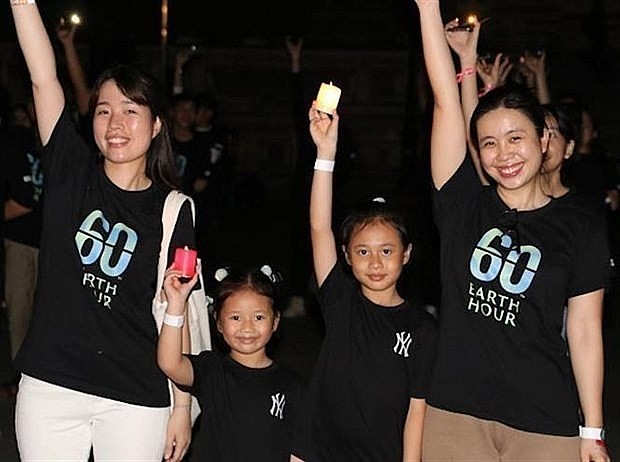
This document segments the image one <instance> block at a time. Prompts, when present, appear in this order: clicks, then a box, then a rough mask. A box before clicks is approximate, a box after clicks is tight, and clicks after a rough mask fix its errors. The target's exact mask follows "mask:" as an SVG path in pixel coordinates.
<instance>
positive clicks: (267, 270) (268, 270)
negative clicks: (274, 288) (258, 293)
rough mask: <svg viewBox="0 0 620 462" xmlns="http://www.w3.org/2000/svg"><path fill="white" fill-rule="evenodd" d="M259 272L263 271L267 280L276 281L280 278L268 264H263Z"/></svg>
mask: <svg viewBox="0 0 620 462" xmlns="http://www.w3.org/2000/svg"><path fill="white" fill-rule="evenodd" d="M260 272H261V273H263V274H264V275H265V276H267V277H268V278H269V280H270V281H271V282H273V283H276V282H278V281H279V280H280V275H279V274H277V273H275V272H274V271H273V270H272V269H271V266H269V265H263V266H261V269H260Z"/></svg>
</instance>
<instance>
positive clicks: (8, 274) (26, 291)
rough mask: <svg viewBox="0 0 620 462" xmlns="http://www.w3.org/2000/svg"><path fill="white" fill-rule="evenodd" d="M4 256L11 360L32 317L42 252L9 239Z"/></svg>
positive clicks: (5, 244) (6, 241)
mask: <svg viewBox="0 0 620 462" xmlns="http://www.w3.org/2000/svg"><path fill="white" fill-rule="evenodd" d="M4 256H5V268H4V296H5V299H6V305H7V313H8V318H9V334H10V337H11V357H12V358H15V355H16V354H17V350H19V347H20V346H21V344H22V341H23V340H24V337H25V336H26V332H27V331H28V324H29V323H30V317H31V316H32V304H33V302H34V289H35V286H36V284H37V274H38V268H39V266H38V258H39V249H37V248H35V247H30V246H28V245H24V244H20V243H19V242H15V241H11V240H10V239H5V240H4Z"/></svg>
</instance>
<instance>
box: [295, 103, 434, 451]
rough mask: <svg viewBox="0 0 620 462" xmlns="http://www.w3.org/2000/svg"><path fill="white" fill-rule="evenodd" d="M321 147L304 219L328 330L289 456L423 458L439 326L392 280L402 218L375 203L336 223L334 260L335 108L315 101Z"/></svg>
mask: <svg viewBox="0 0 620 462" xmlns="http://www.w3.org/2000/svg"><path fill="white" fill-rule="evenodd" d="M309 117H310V133H311V135H312V138H313V140H314V142H315V144H316V146H317V161H316V164H315V172H314V178H313V182H312V192H311V198H310V225H311V238H312V249H313V256H314V271H315V275H316V278H317V283H318V285H319V303H320V306H321V310H322V313H323V317H324V320H325V329H326V335H325V339H324V342H323V345H322V349H321V352H320V355H319V358H318V361H317V364H316V366H315V370H314V374H313V377H312V379H311V382H310V384H309V387H308V390H307V392H306V396H305V398H304V403H303V405H302V411H301V412H300V419H299V421H298V425H297V428H296V435H295V443H294V447H293V454H294V456H295V458H294V459H293V460H299V459H301V460H304V461H306V462H315V461H334V460H338V461H377V460H382V461H383V460H384V461H396V460H407V461H416V460H418V461H419V460H420V456H421V439H422V422H423V420H424V413H425V408H426V404H425V396H426V391H427V390H426V388H427V380H428V377H429V375H430V367H431V363H432V359H433V351H434V337H435V335H434V334H435V325H434V319H433V318H432V316H431V315H429V314H428V313H426V312H425V311H423V310H420V309H414V308H413V307H412V306H410V305H409V304H408V303H407V302H406V301H405V300H404V299H403V298H402V297H401V296H400V294H399V293H398V290H397V287H396V284H397V281H398V279H399V277H400V275H401V272H402V269H403V266H404V265H405V264H406V263H407V262H408V261H409V258H410V254H411V250H412V246H411V243H410V240H409V236H408V233H407V229H406V226H405V224H404V220H403V219H402V217H401V216H400V215H399V214H398V213H396V212H394V211H393V210H391V209H390V208H389V207H388V206H387V205H386V204H385V203H384V202H381V201H373V202H372V203H371V204H369V205H368V206H367V207H364V208H363V209H361V210H359V211H355V212H353V213H351V214H349V215H348V216H347V217H346V218H345V220H344V222H343V224H342V251H343V253H344V257H345V259H346V262H347V264H348V266H349V267H350V268H348V269H350V270H351V271H352V273H353V277H351V276H350V275H349V274H347V273H346V272H345V270H344V268H343V266H345V265H341V264H339V263H338V249H337V244H336V239H335V237H334V233H333V231H332V171H333V167H334V159H335V156H336V144H337V138H338V120H339V118H338V114H337V113H335V112H334V114H333V116H332V117H330V116H328V115H327V114H324V113H321V112H319V111H318V110H317V109H316V103H313V104H312V107H311V109H310V111H309Z"/></svg>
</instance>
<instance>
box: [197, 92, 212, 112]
mask: <svg viewBox="0 0 620 462" xmlns="http://www.w3.org/2000/svg"><path fill="white" fill-rule="evenodd" d="M203 108H204V109H211V110H212V111H213V112H215V111H216V110H217V100H216V99H215V96H214V95H212V94H211V93H200V94H199V95H198V96H196V109H203Z"/></svg>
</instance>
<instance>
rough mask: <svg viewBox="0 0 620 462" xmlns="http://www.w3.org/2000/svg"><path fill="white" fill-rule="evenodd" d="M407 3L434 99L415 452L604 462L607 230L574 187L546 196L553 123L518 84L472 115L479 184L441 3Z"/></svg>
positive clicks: (491, 96) (437, 456)
mask: <svg viewBox="0 0 620 462" xmlns="http://www.w3.org/2000/svg"><path fill="white" fill-rule="evenodd" d="M416 3H417V5H418V9H419V12H420V26H421V30H422V43H423V49H424V59H425V64H426V68H427V71H428V77H429V80H430V83H431V87H432V90H433V95H434V112H433V126H432V131H431V173H432V179H433V183H434V186H435V193H434V205H435V209H434V215H435V221H436V223H437V226H438V229H439V234H440V241H441V249H442V261H441V282H442V294H441V307H440V313H441V316H442V318H441V323H440V329H441V330H442V331H443V332H444V334H445V335H443V336H442V339H443V340H442V341H441V342H440V344H439V348H438V351H437V362H436V364H435V369H434V374H433V381H432V384H431V387H430V390H431V391H430V394H429V399H428V402H429V408H428V413H427V415H426V421H425V429H424V454H425V460H463V459H475V460H488V461H500V460H538V459H540V458H541V454H544V458H546V459H549V460H551V459H553V460H596V461H601V462H608V461H609V456H608V454H607V451H606V449H605V444H604V442H603V441H602V440H603V438H604V430H603V406H602V391H603V341H602V326H601V319H602V300H603V293H604V289H605V285H606V283H607V277H608V271H609V268H608V262H609V257H608V249H607V245H606V239H605V236H604V230H603V229H601V227H600V225H599V221H598V219H597V217H596V216H595V214H594V213H593V212H592V211H590V210H588V209H587V208H585V207H584V206H583V204H582V202H581V201H580V200H579V199H578V198H576V197H575V196H574V194H571V193H567V194H564V195H562V196H561V197H557V198H554V197H553V196H549V195H548V191H547V190H546V189H545V187H546V186H547V184H548V182H547V180H546V178H545V176H544V165H543V153H544V152H545V151H546V150H547V148H548V144H549V130H548V129H547V128H546V126H545V117H544V112H543V109H542V107H540V105H539V103H538V102H537V101H536V99H535V98H534V96H533V95H532V93H531V92H530V90H529V89H527V88H524V87H518V86H509V85H504V86H502V87H499V88H496V89H494V90H491V91H490V92H488V93H486V94H485V95H484V96H482V97H481V98H480V101H479V103H478V105H477V107H476V109H475V110H474V112H473V115H472V117H471V122H470V124H471V125H470V131H471V136H470V138H471V141H472V143H473V144H474V146H475V148H476V149H477V150H478V152H479V153H480V158H481V164H482V167H483V169H484V171H485V172H486V173H487V174H488V175H490V176H491V177H492V178H493V179H494V180H495V184H494V185H489V186H483V185H482V184H481V182H480V180H479V178H478V176H477V175H476V172H475V170H474V167H473V165H472V162H471V160H470V158H469V157H468V156H467V148H466V133H465V128H464V125H463V123H462V111H461V107H460V102H459V89H458V86H457V82H456V80H455V78H454V73H455V71H454V65H453V61H452V57H451V55H450V50H449V48H448V43H447V41H446V35H445V31H444V26H443V22H442V19H441V13H440V10H441V9H440V5H439V3H440V2H439V0H416ZM455 230H458V232H455ZM564 326H566V333H567V335H566V337H565V338H564V337H563V336H562V329H563V328H564ZM565 339H566V340H568V342H566V341H565ZM541 376H544V377H545V380H544V381H541V380H536V378H537V377H541ZM575 385H576V387H575ZM489 435H492V437H489Z"/></svg>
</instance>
